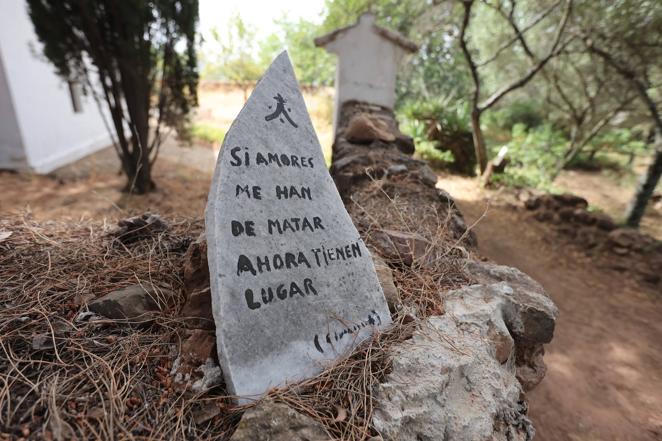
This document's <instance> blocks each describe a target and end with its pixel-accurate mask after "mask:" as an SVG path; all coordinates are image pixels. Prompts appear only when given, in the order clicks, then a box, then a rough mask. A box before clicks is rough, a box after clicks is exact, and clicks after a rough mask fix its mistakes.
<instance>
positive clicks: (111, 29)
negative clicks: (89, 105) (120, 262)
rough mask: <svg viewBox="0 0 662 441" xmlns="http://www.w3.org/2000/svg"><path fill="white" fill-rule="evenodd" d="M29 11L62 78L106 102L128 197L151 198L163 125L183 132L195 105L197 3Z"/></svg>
mask: <svg viewBox="0 0 662 441" xmlns="http://www.w3.org/2000/svg"><path fill="white" fill-rule="evenodd" d="M28 12H29V14H30V18H31V20H32V23H33V25H34V29H35V33H36V34H37V37H38V38H39V41H40V42H41V43H42V44H43V53H44V55H45V56H46V58H48V60H49V61H50V62H51V63H52V64H53V65H54V66H55V69H56V72H57V73H58V74H59V75H60V77H62V78H63V79H64V80H65V81H72V80H73V81H80V82H83V83H84V84H86V85H87V86H88V90H89V91H90V92H92V93H93V94H94V96H95V98H97V99H98V100H102V99H103V100H105V102H106V105H107V107H108V110H109V113H110V115H111V118H112V123H113V126H114V128H115V135H116V136H115V138H116V141H117V144H118V145H117V151H118V154H119V156H120V159H121V161H122V168H123V170H124V172H125V173H126V175H127V177H128V178H129V184H128V185H127V190H130V191H137V192H139V193H144V192H147V191H150V190H151V189H152V188H153V187H154V183H153V182H152V180H151V173H150V170H151V165H152V163H153V161H154V160H155V159H156V153H157V151H158V146H159V144H160V142H161V136H160V133H161V132H160V126H161V124H162V123H163V124H166V125H169V126H171V127H174V128H175V129H177V130H178V131H179V132H180V133H181V132H184V131H185V130H186V123H187V121H188V117H189V114H190V111H191V108H192V107H194V106H195V105H197V84H198V70H197V58H196V44H195V43H196V26H197V22H198V2H197V0H179V1H172V0H151V1H147V0H125V1H120V2H113V3H112V4H109V3H108V2H107V1H104V0H89V1H78V0H28ZM91 72H94V75H92V74H91ZM150 120H154V121H157V123H156V127H155V130H153V131H152V132H150V127H149V123H150ZM151 133H153V135H152V134H151Z"/></svg>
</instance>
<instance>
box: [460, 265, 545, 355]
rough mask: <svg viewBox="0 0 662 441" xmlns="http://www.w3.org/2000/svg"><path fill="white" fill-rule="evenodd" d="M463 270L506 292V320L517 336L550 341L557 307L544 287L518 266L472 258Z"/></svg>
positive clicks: (530, 341)
mask: <svg viewBox="0 0 662 441" xmlns="http://www.w3.org/2000/svg"><path fill="white" fill-rule="evenodd" d="M465 268H466V270H467V272H468V273H469V274H471V275H472V276H473V277H474V278H475V279H476V280H477V281H478V282H479V283H482V284H498V285H499V286H503V287H504V292H507V295H506V296H505V298H506V299H507V302H508V305H509V307H508V309H506V321H507V323H508V329H509V330H510V332H511V334H512V335H513V336H514V337H515V339H516V340H518V341H520V342H524V343H528V344H544V343H549V342H550V341H552V337H554V326H555V321H556V317H557V316H558V308H557V307H556V305H554V302H552V300H551V299H550V298H549V297H548V296H547V294H546V293H545V290H544V289H543V287H542V286H541V285H540V284H539V283H538V282H536V281H535V280H533V279H532V278H531V277H529V276H528V275H526V274H525V273H523V272H522V271H520V270H518V269H517V268H513V267H509V266H505V265H497V264H494V263H490V262H480V261H475V260H467V261H466V267H465Z"/></svg>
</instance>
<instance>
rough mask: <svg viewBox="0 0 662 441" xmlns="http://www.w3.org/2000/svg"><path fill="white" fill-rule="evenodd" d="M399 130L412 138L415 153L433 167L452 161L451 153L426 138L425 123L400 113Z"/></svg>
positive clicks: (446, 165) (445, 166) (446, 164)
mask: <svg viewBox="0 0 662 441" xmlns="http://www.w3.org/2000/svg"><path fill="white" fill-rule="evenodd" d="M398 120H399V121H400V130H402V132H403V133H406V134H408V135H409V136H411V137H412V138H414V143H415V145H416V153H417V154H418V155H419V156H420V157H421V158H423V159H424V160H426V161H427V162H428V163H429V164H430V166H432V167H434V168H439V169H444V168H447V167H448V166H449V165H450V164H451V163H452V162H453V159H454V158H453V154H452V153H451V152H449V151H441V150H438V149H437V148H436V147H435V144H436V143H435V142H434V141H431V140H429V139H428V135H427V131H428V127H427V124H426V123H425V122H424V121H422V120H419V119H414V118H412V117H411V115H406V114H401V115H399V117H398Z"/></svg>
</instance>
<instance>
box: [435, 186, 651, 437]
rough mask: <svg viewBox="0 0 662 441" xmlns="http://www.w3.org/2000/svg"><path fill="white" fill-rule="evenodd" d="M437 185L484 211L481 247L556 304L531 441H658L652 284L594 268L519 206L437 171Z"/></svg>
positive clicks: (467, 208)
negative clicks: (489, 198) (540, 288)
mask: <svg viewBox="0 0 662 441" xmlns="http://www.w3.org/2000/svg"><path fill="white" fill-rule="evenodd" d="M438 186H440V187H443V188H444V189H446V190H448V191H449V192H450V193H451V194H452V195H453V197H455V199H456V201H457V203H458V205H459V206H460V209H461V210H462V212H463V213H464V214H465V217H466V218H467V223H469V224H470V223H472V222H473V221H475V220H476V219H478V218H479V217H481V216H482V215H485V216H484V218H483V219H482V220H481V221H480V222H479V223H478V224H477V226H476V228H475V231H476V233H477V236H478V248H479V251H480V252H481V253H482V254H483V255H485V256H487V257H488V258H490V259H492V260H494V261H496V262H497V263H500V264H504V265H510V266H514V267H517V268H519V269H521V270H522V271H524V272H526V273H527V274H529V275H530V276H531V277H533V278H534V279H536V280H537V281H538V282H540V283H541V284H542V285H543V286H544V287H545V289H546V291H547V293H548V294H549V295H550V296H551V297H552V299H553V300H554V301H555V302H556V305H557V306H558V308H559V310H560V315H559V318H558V321H557V325H556V332H555V336H554V340H553V341H552V343H551V344H550V345H548V346H547V349H546V355H545V362H546V364H547V367H548V372H547V376H546V377H545V379H544V380H543V382H542V383H541V384H540V385H539V386H538V387H537V388H536V389H535V390H533V391H532V393H531V394H530V396H529V398H530V403H529V404H530V415H531V418H532V420H533V422H534V425H535V427H536V430H537V435H536V440H540V441H562V440H563V441H597V440H614V441H615V440H623V441H629V440H662V343H660V342H662V321H661V320H660V317H662V293H661V292H659V287H658V288H654V287H652V286H647V285H640V284H638V283H637V282H636V281H634V280H629V279H628V278H627V277H623V275H622V274H621V273H618V272H615V271H614V270H610V269H605V268H599V267H596V265H595V264H594V262H592V261H591V260H590V259H589V258H588V257H587V256H586V255H584V254H583V253H582V252H581V251H579V250H574V249H572V247H570V246H567V245H566V246H561V244H562V243H563V242H562V240H563V239H562V238H560V237H558V236H557V235H556V233H554V232H553V231H552V230H551V229H550V228H549V226H548V225H546V224H540V223H538V222H536V221H534V220H531V219H530V218H529V214H528V213H526V212H523V211H518V210H515V209H513V208H511V207H509V205H507V204H499V203H496V204H492V205H490V206H489V208H488V204H487V201H486V199H485V197H486V196H487V194H485V193H484V192H481V191H479V190H477V189H476V186H475V183H473V182H472V181H470V180H468V179H464V178H457V177H450V176H444V177H442V178H441V180H440V182H439V184H438ZM486 210H487V211H486Z"/></svg>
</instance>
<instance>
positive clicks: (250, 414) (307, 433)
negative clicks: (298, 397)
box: [230, 400, 331, 441]
mask: <svg viewBox="0 0 662 441" xmlns="http://www.w3.org/2000/svg"><path fill="white" fill-rule="evenodd" d="M330 439H331V438H330V437H329V435H327V433H326V431H325V430H324V428H323V427H322V426H321V425H320V424H319V423H318V422H316V421H315V420H313V419H312V418H311V417H308V416H306V415H302V414H300V413H298V412H296V411H294V410H292V409H290V408H289V407H287V406H286V405H285V404H282V403H275V402H273V401H271V400H267V401H262V402H260V403H259V404H258V405H257V406H255V407H252V408H250V409H248V410H247V411H246V412H245V413H244V414H243V416H242V417H241V422H240V423H239V426H237V430H236V431H235V432H234V434H233V435H232V437H231V438H230V440H231V441H327V440H330Z"/></svg>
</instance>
